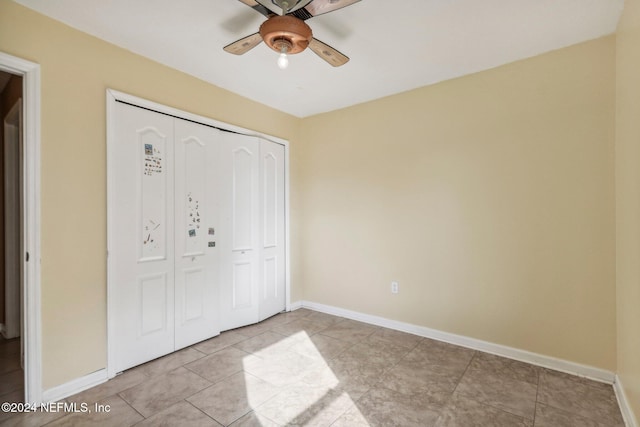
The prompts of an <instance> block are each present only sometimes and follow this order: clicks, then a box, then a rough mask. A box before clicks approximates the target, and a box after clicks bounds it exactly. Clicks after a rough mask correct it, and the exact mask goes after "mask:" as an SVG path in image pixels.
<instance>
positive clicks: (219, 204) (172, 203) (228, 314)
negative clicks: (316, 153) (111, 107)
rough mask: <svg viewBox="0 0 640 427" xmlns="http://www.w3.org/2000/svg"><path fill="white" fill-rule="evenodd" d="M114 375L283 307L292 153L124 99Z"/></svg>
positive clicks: (118, 122)
mask: <svg viewBox="0 0 640 427" xmlns="http://www.w3.org/2000/svg"><path fill="white" fill-rule="evenodd" d="M114 125H115V126H114V129H115V135H116V138H112V139H111V141H112V142H111V143H112V144H113V147H111V148H110V153H111V156H110V162H111V163H110V166H109V170H110V175H109V192H110V205H109V210H110V221H109V228H110V230H109V236H110V242H109V249H110V253H109V259H110V267H109V283H110V285H109V292H110V296H109V301H110V305H111V304H112V305H113V307H112V308H110V315H111V316H112V317H113V318H110V323H109V324H110V327H112V328H113V331H112V332H110V337H113V339H110V346H113V355H114V359H113V360H114V363H115V367H114V368H115V372H120V371H123V370H125V369H128V368H130V367H133V366H136V365H139V364H141V363H144V362H147V361H149V360H152V359H155V358H157V357H160V356H163V355H165V354H167V353H170V352H172V351H175V350H177V349H180V348H183V347H186V346H189V345H192V344H194V343H196V342H199V341H202V340H205V339H208V338H211V337H213V336H215V335H217V334H219V333H220V331H223V330H228V329H233V328H237V327H240V326H245V325H249V324H252V323H256V322H258V321H260V320H263V319H265V318H267V317H269V316H272V315H274V314H276V313H279V312H281V311H283V310H284V309H285V280H286V274H285V269H286V265H285V250H286V241H285V240H286V232H285V203H286V202H285V194H284V190H285V182H284V179H285V148H284V146H283V145H281V144H277V143H273V142H270V141H266V140H263V139H259V138H257V137H253V136H247V135H239V134H236V133H232V132H225V131H221V130H218V129H216V128H213V127H210V126H206V125H203V124H199V123H194V122H191V121H187V120H182V119H179V118H175V117H171V116H168V115H165V114H161V113H157V112H154V111H149V110H146V109H143V108H139V107H135V106H131V105H128V104H124V103H117V104H116V108H115V118H114Z"/></svg>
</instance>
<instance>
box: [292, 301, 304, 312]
mask: <svg viewBox="0 0 640 427" xmlns="http://www.w3.org/2000/svg"><path fill="white" fill-rule="evenodd" d="M299 308H302V301H296V302H292V303H291V304H290V305H289V309H290V310H291V311H294V310H297V309H299Z"/></svg>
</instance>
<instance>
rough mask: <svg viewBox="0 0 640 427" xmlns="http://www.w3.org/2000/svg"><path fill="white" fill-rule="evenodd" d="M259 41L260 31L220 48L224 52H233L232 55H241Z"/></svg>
mask: <svg viewBox="0 0 640 427" xmlns="http://www.w3.org/2000/svg"><path fill="white" fill-rule="evenodd" d="M261 41H262V36H260V33H255V34H251V35H250V36H247V37H243V38H241V39H240V40H237V41H235V42H233V43H231V44H228V45H226V46H225V47H223V48H222V49H224V51H225V52H229V53H233V54H234V55H243V54H245V53H247V52H249V51H250V50H251V49H253V48H254V47H256V46H258V45H259V44H260V42H261Z"/></svg>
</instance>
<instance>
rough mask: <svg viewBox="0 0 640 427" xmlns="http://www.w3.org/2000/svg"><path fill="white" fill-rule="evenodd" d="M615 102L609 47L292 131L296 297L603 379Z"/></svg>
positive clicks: (550, 57) (610, 317) (608, 336)
mask: <svg viewBox="0 0 640 427" xmlns="http://www.w3.org/2000/svg"><path fill="white" fill-rule="evenodd" d="M614 96H615V38H614V37H606V38H602V39H599V40H595V41H591V42H587V43H583V44H580V45H577V46H574V47H570V48H566V49H562V50H559V51H555V52H552V53H548V54H545V55H542V56H539V57H535V58H532V59H527V60H523V61H520V62H517V63H513V64H510V65H506V66H503V67H500V68H496V69H493V70H489V71H486V72H482V73H478V74H475V75H471V76H467V77H463V78H460V79H456V80H452V81H447V82H444V83H441V84H437V85H433V86H429V87H425V88H421V89H418V90H414V91H411V92H407V93H403V94H400V95H396V96H392V97H388V98H385V99H381V100H377V101H373V102H370V103H366V104H362V105H358V106H355V107H352V108H347V109H343V110H340V111H335V112H331V113H327V114H322V115H318V116H315V117H311V118H308V119H304V120H303V122H302V126H301V128H300V129H301V131H300V132H301V140H302V141H304V144H302V146H301V150H302V153H301V155H300V157H299V160H300V161H301V162H302V165H301V166H300V167H301V168H302V169H303V170H304V177H303V183H302V187H303V188H304V192H303V194H302V195H301V197H302V206H303V211H302V213H303V218H304V222H303V228H302V235H303V236H304V240H303V243H302V254H303V258H302V262H303V267H302V271H303V273H302V274H303V277H304V297H305V299H307V300H310V301H315V302H318V303H324V304H330V305H334V306H338V307H343V308H346V309H351V310H356V311H360V312H364V313H369V314H374V315H379V316H383V317H387V318H390V319H397V320H400V321H405V322H409V323H413V324H416V325H422V326H427V327H430V328H435V329H439V330H442V331H447V332H452V333H456V334H462V335H465V336H469V337H474V338H478V339H482V340H487V341H490V342H494V343H499V344H504V345H507V346H512V347H516V348H520V349H525V350H529V351H532V352H536V353H541V354H544V355H548V356H553V357H557V358H561V359H566V360H570V361H573V362H578V363H584V364H587V365H592V366H596V367H599V368H604V369H608V370H612V371H614V370H615V367H616V329H615V328H616V324H615V322H616V314H615V261H614V250H615V241H614V233H615V231H614V225H615V224H614V221H615V217H614V215H615V214H614V204H615V202H614V127H615V124H614V109H615V106H614V104H615V98H614ZM392 280H397V281H399V283H400V293H399V294H398V295H392V294H391V293H390V282H391V281H392Z"/></svg>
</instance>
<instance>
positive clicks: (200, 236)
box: [175, 119, 220, 349]
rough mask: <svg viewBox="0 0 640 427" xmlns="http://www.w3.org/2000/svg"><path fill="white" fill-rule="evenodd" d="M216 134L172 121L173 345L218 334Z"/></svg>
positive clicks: (214, 131) (186, 344) (177, 345)
mask: <svg viewBox="0 0 640 427" xmlns="http://www.w3.org/2000/svg"><path fill="white" fill-rule="evenodd" d="M219 139H220V132H219V131H218V130H216V129H213V128H211V127H208V126H205V125H201V124H197V123H192V122H188V121H185V120H178V119H177V120H176V122H175V171H176V173H175V176H176V178H175V183H176V184H175V200H176V204H175V215H176V227H175V243H176V256H175V265H176V277H175V302H176V306H175V315H176V316H175V329H176V336H175V344H176V349H180V348H183V347H186V346H189V345H191V344H194V343H196V342H199V341H202V340H205V339H207V338H211V337H212V336H215V335H217V334H219V333H220V322H219V318H220V310H219V304H220V295H219V277H218V276H219V255H218V248H217V247H216V246H215V242H216V235H215V233H216V227H217V226H218V224H217V222H218V209H219V196H218V191H217V181H218V177H217V171H218V167H217V164H218V162H219V144H220V141H219Z"/></svg>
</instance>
